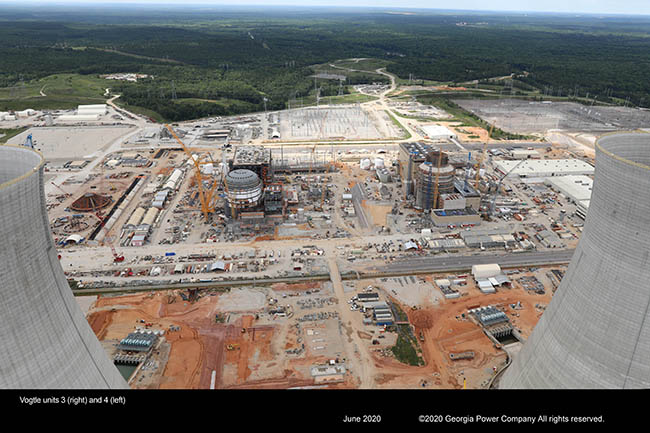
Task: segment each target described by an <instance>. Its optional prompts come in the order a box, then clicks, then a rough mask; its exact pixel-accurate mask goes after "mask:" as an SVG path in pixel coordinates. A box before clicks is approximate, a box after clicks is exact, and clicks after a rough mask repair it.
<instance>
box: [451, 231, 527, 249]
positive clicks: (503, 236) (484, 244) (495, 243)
mask: <svg viewBox="0 0 650 433" xmlns="http://www.w3.org/2000/svg"><path fill="white" fill-rule="evenodd" d="M460 237H461V239H462V240H463V242H465V244H466V245H467V246H468V247H470V248H510V247H513V246H515V245H517V240H516V239H515V237H514V236H513V235H512V234H511V233H510V232H509V230H507V229H498V228H497V229H486V230H472V231H462V232H460Z"/></svg>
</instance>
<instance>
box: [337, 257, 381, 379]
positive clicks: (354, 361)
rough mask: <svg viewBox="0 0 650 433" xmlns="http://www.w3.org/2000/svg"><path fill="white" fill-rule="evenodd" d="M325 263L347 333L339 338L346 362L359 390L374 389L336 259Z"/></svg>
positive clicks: (368, 359)
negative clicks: (344, 350) (357, 382)
mask: <svg viewBox="0 0 650 433" xmlns="http://www.w3.org/2000/svg"><path fill="white" fill-rule="evenodd" d="M327 263H328V265H329V269H330V279H331V281H332V286H333V288H334V294H335V295H336V297H337V298H338V300H339V302H338V308H339V316H340V319H341V323H342V325H343V327H344V329H346V330H348V332H349V334H348V336H347V338H346V336H345V335H342V336H341V337H342V339H343V344H344V345H345V347H346V352H347V354H348V356H347V359H346V361H347V363H348V365H349V367H350V369H351V370H352V371H353V372H355V373H356V374H357V376H358V377H359V381H360V382H361V383H360V384H359V388H362V389H368V388H374V384H375V382H374V381H373V376H374V374H373V373H374V372H372V371H371V370H372V355H371V354H370V353H369V352H368V347H367V346H366V345H365V344H364V342H363V341H362V340H361V337H360V336H359V334H358V333H357V332H354V331H353V329H354V327H353V326H352V320H353V315H354V313H353V312H352V311H350V308H349V305H348V304H347V303H346V302H345V299H346V296H345V290H344V288H343V282H342V281H341V274H340V272H339V267H338V265H337V263H336V257H333V256H331V257H330V258H329V259H328V260H327Z"/></svg>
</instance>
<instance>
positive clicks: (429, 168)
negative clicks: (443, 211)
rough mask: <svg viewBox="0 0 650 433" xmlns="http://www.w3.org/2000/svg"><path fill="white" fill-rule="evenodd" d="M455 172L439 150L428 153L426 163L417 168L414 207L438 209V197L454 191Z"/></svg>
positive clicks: (445, 156)
mask: <svg viewBox="0 0 650 433" xmlns="http://www.w3.org/2000/svg"><path fill="white" fill-rule="evenodd" d="M455 171H456V170H455V169H454V167H452V166H451V164H449V159H448V158H447V155H446V154H445V153H444V152H442V151H440V150H435V151H432V152H430V153H429V155H428V157H427V161H426V162H423V163H422V164H420V165H419V166H418V167H417V171H416V181H415V207H416V208H420V209H439V208H440V195H441V194H449V193H451V192H453V191H454V173H455Z"/></svg>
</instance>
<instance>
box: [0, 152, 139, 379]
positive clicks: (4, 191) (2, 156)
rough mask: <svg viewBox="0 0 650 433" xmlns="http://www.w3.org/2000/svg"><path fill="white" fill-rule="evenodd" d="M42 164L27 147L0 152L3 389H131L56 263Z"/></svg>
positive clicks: (0, 360)
mask: <svg viewBox="0 0 650 433" xmlns="http://www.w3.org/2000/svg"><path fill="white" fill-rule="evenodd" d="M43 163H44V161H43V157H42V156H41V154H40V153H38V152H35V151H33V150H31V149H28V148H26V147H22V146H20V147H16V146H0V240H1V242H2V246H1V247H0V263H2V266H1V267H0V288H1V290H2V298H0V388H4V389H7V388H8V389H21V388H32V389H51V388H61V389H63V388H77V389H96V388H128V386H127V384H126V381H125V380H124V379H123V378H122V376H121V375H120V373H119V372H118V370H117V368H116V367H115V366H114V365H113V363H112V362H111V361H110V360H109V359H108V357H107V356H106V353H105V352H104V350H103V348H102V346H101V345H100V343H99V341H98V340H97V338H96V337H95V335H94V334H93V331H92V329H91V328H90V326H89V325H88V322H87V321H86V319H85V318H84V315H83V313H82V312H81V310H80V308H79V306H78V305H77V303H76V301H75V299H74V297H73V295H72V292H71V290H70V287H69V286H68V282H67V280H66V277H65V275H64V274H63V269H61V265H60V264H59V260H58V258H57V252H56V249H55V248H54V242H53V240H52V236H51V234H50V228H49V224H48V218H47V213H46V210H45V193H44V190H43Z"/></svg>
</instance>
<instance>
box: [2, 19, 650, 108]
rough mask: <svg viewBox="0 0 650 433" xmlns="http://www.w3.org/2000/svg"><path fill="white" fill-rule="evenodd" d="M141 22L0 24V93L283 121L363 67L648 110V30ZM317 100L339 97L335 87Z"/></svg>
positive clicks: (639, 23) (568, 25) (639, 26)
mask: <svg viewBox="0 0 650 433" xmlns="http://www.w3.org/2000/svg"><path fill="white" fill-rule="evenodd" d="M147 10H148V11H150V12H149V13H147V14H145V13H143V12H142V9H141V8H140V9H138V8H132V9H131V8H124V9H123V10H120V9H107V10H106V11H105V12H106V13H105V18H102V15H101V14H99V12H90V11H89V10H86V12H83V11H80V10H74V11H68V12H67V13H64V12H63V11H66V9H65V8H64V7H61V8H59V9H56V10H55V9H53V10H52V12H51V15H50V17H49V18H50V19H48V20H45V19H44V18H43V16H45V15H47V12H42V13H41V14H39V16H38V17H35V16H34V15H33V14H30V13H29V12H28V11H27V10H24V9H20V8H15V9H13V10H10V11H6V12H4V16H3V13H2V12H0V40H2V41H3V44H2V47H0V58H1V59H2V61H1V62H0V86H2V87H6V86H10V85H14V84H15V83H17V82H19V81H21V80H23V81H25V80H30V79H34V78H40V77H43V76H46V75H50V74H54V73H60V72H76V73H81V74H99V73H111V72H126V71H129V72H142V73H148V74H150V75H153V77H154V78H153V79H150V80H144V81H141V82H138V83H136V84H133V83H116V84H114V89H115V91H116V92H119V93H121V94H122V98H123V99H124V101H125V102H127V103H128V104H130V105H138V106H142V107H144V108H148V109H151V110H154V111H156V112H158V113H160V114H161V115H163V116H164V117H165V118H168V119H173V120H180V119H181V118H184V117H185V116H189V117H196V115H197V113H205V114H206V115H215V114H235V113H239V112H244V111H245V110H249V111H250V110H261V109H263V106H264V101H265V99H266V103H267V108H269V109H280V108H284V107H285V106H286V103H287V101H288V100H290V99H295V98H300V97H304V96H307V95H309V94H312V95H313V94H314V90H315V89H314V82H313V79H312V78H311V77H310V76H311V75H312V74H313V73H314V71H313V70H312V69H311V68H310V66H311V65H315V64H323V63H327V62H331V61H333V60H336V59H342V58H351V57H374V58H381V59H385V60H388V61H389V64H388V67H387V69H388V71H389V72H393V73H395V74H397V75H398V76H400V77H401V78H408V77H409V75H411V76H414V77H415V78H416V79H427V80H435V81H442V82H451V83H460V82H464V81H469V80H476V79H478V80H484V79H486V78H489V77H497V76H505V75H509V74H510V73H516V74H523V73H525V74H526V76H520V77H519V78H518V79H517V80H516V81H515V82H514V83H513V85H514V87H515V88H516V89H517V91H520V90H526V91H528V90H531V89H534V88H537V89H540V91H542V92H544V93H546V94H550V95H554V96H558V95H560V96H573V97H575V96H580V97H585V96H586V95H587V94H589V95H590V97H594V95H598V100H600V101H603V100H613V98H620V99H626V98H628V99H629V101H630V102H631V103H632V104H639V105H644V106H647V105H648V103H650V81H649V80H647V72H646V71H647V70H648V67H649V66H650V38H648V37H647V33H648V31H649V30H650V20H648V19H641V18H638V19H635V20H628V21H624V20H622V19H618V18H616V17H613V18H610V19H606V20H603V19H601V20H597V19H595V18H591V17H585V18H579V17H578V18H576V17H558V18H557V19H556V18H545V17H544V16H535V17H526V16H510V17H506V18H504V17H500V16H495V15H480V14H471V13H468V14H466V15H462V16H461V15H455V16H454V15H443V14H433V13H431V14H428V13H418V14H416V15H412V16H410V15H409V16H407V15H391V14H386V13H382V12H381V11H374V12H363V13H362V12H334V11H328V12H321V13H317V12H301V11H300V10H288V9H277V10H274V11H275V12H274V11H271V12H268V11H267V12H265V13H264V14H263V15H262V14H260V13H259V12H256V11H251V10H248V11H244V10H240V9H236V8H230V9H228V8H223V9H219V10H200V11H199V10H196V11H194V10H193V9H192V8H185V9H183V10H175V12H174V13H173V14H172V13H171V12H170V10H164V11H157V10H153V9H147ZM3 19H5V20H6V21H4V22H3V21H1V20H3ZM461 22H462V23H466V24H464V25H457V24H459V23H461ZM73 47H74V48H75V49H73ZM80 47H87V48H86V49H78V48H80ZM138 56H139V57H138ZM372 81H384V82H385V81H386V78H385V77H380V76H378V75H375V74H371V73H368V74H360V73H356V74H354V75H350V79H349V80H348V81H347V82H346V84H359V83H360V82H372ZM319 87H321V95H323V96H329V95H335V94H338V82H337V81H335V80H332V81H331V82H326V81H321V83H320V85H319ZM174 96H175V97H174Z"/></svg>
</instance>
